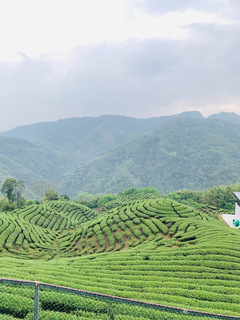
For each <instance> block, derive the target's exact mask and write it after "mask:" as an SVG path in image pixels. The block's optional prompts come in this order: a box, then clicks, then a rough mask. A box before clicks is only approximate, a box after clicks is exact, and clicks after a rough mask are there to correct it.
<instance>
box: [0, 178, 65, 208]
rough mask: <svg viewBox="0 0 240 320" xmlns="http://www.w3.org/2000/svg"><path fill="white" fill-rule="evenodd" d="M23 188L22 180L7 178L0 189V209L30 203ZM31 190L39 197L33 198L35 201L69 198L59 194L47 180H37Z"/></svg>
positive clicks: (19, 206)
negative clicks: (37, 198)
mask: <svg viewBox="0 0 240 320" xmlns="http://www.w3.org/2000/svg"><path fill="white" fill-rule="evenodd" d="M24 190H25V185H24V182H23V181H22V180H17V179H15V178H13V177H10V178H7V179H6V180H5V181H4V183H3V184H2V187H1V189H0V191H1V193H2V195H1V197H0V210H1V211H8V210H14V209H16V208H21V207H23V206H24V205H26V204H27V203H32V202H33V201H32V200H28V201H27V200H26V198H25V195H24ZM33 191H34V192H35V194H36V195H37V196H38V197H39V199H40V200H35V202H37V203H39V202H46V201H51V200H69V197H68V195H67V194H64V195H61V196H59V195H58V192H57V191H55V190H54V189H53V188H51V186H50V184H49V182H48V181H47V180H45V181H42V180H41V181H39V182H37V183H36V184H35V185H34V186H33Z"/></svg>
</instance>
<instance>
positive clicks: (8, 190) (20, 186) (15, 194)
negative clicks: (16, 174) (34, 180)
mask: <svg viewBox="0 0 240 320" xmlns="http://www.w3.org/2000/svg"><path fill="white" fill-rule="evenodd" d="M24 189H25V186H24V182H23V181H21V180H17V179H15V178H7V179H6V180H5V181H4V183H3V184H2V187H1V190H0V191H1V193H2V196H1V198H0V209H1V210H13V209H15V208H19V207H21V206H23V205H25V204H26V198H25V197H24V196H23V191H24Z"/></svg>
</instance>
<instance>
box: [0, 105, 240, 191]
mask: <svg viewBox="0 0 240 320" xmlns="http://www.w3.org/2000/svg"><path fill="white" fill-rule="evenodd" d="M239 123H240V116H238V115H237V114H233V113H231V114H229V113H220V114H216V115H212V116H210V117H208V118H204V117H203V116H202V115H201V113H199V112H196V111H192V112H184V113H182V114H178V115H172V116H164V117H156V118H149V119H135V118H129V117H124V116H101V117H97V118H90V117H87V118H70V119H65V120H59V121H55V122H47V123H37V124H32V125H26V126H22V127H17V128H14V129H12V130H9V131H7V132H3V133H1V134H0V179H1V180H3V179H4V178H5V177H7V176H14V177H16V178H18V179H22V180H24V181H25V183H26V185H27V186H29V187H30V186H31V185H32V184H33V183H34V182H36V181H38V180H41V179H48V180H51V181H55V182H56V183H59V190H60V191H61V192H64V193H69V194H70V195H76V194H77V193H79V192H82V191H88V192H91V193H99V192H117V191H119V190H123V189H124V188H127V187H130V186H135V187H145V186H151V187H155V188H157V189H159V190H160V191H162V192H163V193H164V192H169V191H173V190H176V189H180V188H193V189H202V188H206V187H210V186H212V185H215V184H216V185H219V184H225V183H235V182H237V181H239V174H238V172H240V171H239V170H240V165H239V163H240V161H239V159H240V149H239V147H238V141H239V139H240V134H239V133H238V131H239V127H238V124H239Z"/></svg>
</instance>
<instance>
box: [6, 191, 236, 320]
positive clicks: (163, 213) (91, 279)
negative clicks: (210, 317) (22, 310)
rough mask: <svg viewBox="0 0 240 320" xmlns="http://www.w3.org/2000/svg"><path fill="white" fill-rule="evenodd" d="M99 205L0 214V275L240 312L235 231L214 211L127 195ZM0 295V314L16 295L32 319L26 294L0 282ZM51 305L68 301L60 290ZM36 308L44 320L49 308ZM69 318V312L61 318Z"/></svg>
mask: <svg viewBox="0 0 240 320" xmlns="http://www.w3.org/2000/svg"><path fill="white" fill-rule="evenodd" d="M106 207H107V209H108V210H107V211H106V212H104V213H102V212H98V211H93V210H90V209H89V208H87V207H85V206H83V205H79V204H76V203H71V202H64V201H50V202H48V203H46V204H42V205H36V204H34V205H29V206H26V207H25V208H23V209H18V210H15V211H12V212H1V213H0V249H1V251H2V252H1V256H0V275H1V277H2V278H14V279H25V280H33V281H35V280H38V281H42V282H46V283H53V284H58V285H63V286H67V287H73V288H78V289H82V290H88V291H94V292H99V293H105V294H110V295H114V296H121V297H126V298H132V299H137V300H142V301H148V302H154V303H159V304H165V305H170V306H176V307H183V308H188V309H195V310H202V311H207V312H215V313H222V314H228V315H237V316H239V315H240V286H239V284H240V281H239V277H240V246H239V244H240V233H239V230H235V229H230V228H229V227H227V226H226V225H224V224H223V222H221V221H220V220H218V219H217V218H216V217H215V215H214V214H211V215H209V214H207V213H203V212H200V211H198V210H194V209H192V208H191V207H188V206H186V205H183V204H180V203H178V202H175V201H172V200H170V199H167V198H163V197H162V198H154V197H152V198H151V197H150V199H143V198H142V199H141V197H135V198H129V199H124V200H123V201H122V202H121V201H118V202H117V201H115V203H109V206H106ZM0 291H1V293H3V292H4V293H5V295H1V299H3V301H0V314H1V312H2V311H1V305H4V303H5V304H7V302H6V301H7V300H6V299H7V295H11V296H13V298H14V297H15V299H16V300H18V301H21V299H22V297H23V296H24V297H25V298H26V297H27V298H28V299H29V308H28V307H27V306H26V308H28V309H27V311H26V314H25V315H24V317H22V318H26V319H32V318H31V312H32V311H31V310H32V309H31V308H32V303H33V300H32V299H33V291H30V290H29V288H23V287H21V288H18V289H16V288H15V289H14V288H11V287H9V286H1V285H0ZM20 293H21V295H20ZM4 297H5V298H6V299H5V298H4ZM4 299H5V300H6V301H5V300H4ZM42 299H43V300H44V299H45V300H49V299H51V297H50V296H48V297H45V298H44V297H43V298H42ZM54 299H55V300H57V299H58V298H56V296H55V298H54ZM4 301H5V302H4ZM49 301H50V300H49ZM59 301H61V303H62V304H64V303H65V304H66V305H67V304H68V303H70V302H67V300H66V301H65V300H64V299H62V298H61V295H60V293H59ZM59 303H60V302H59ZM46 304H47V302H46V301H45V305H46ZM43 305H44V302H42V306H43ZM30 309H31V310H30ZM4 310H5V311H4V312H3V313H5V314H9V318H6V319H12V317H13V316H15V317H16V313H14V308H13V306H12V305H11V306H9V307H6V308H5V309H4ZM6 310H8V311H6ZM11 310H12V311H11ZM44 310H45V311H44V312H46V314H47V315H46V319H51V318H50V316H49V312H50V310H48V309H47V308H45V309H44ZM66 310H67V309H66ZM82 310H84V308H83V309H82ZM51 312H52V313H54V312H55V313H56V319H64V314H63V315H62V316H60V315H58V316H57V309H56V310H51ZM85 312H87V313H89V314H88V316H87V315H85V317H84V316H83V319H85V318H86V319H98V317H97V316H96V313H94V307H93V309H92V310H85ZM123 313H124V311H123ZM103 314H105V313H104V312H103ZM76 316H77V315H76V312H75V314H74V312H73V314H72V318H69V319H75V318H76ZM61 317H62V318H61ZM0 319H1V317H0ZM4 319H5V318H4ZM43 319H45V318H43ZM54 319H55V318H54ZM99 319H105V318H104V316H103V315H102V316H101V317H99ZM119 319H120V318H119ZM124 319H125V318H124ZM126 319H128V318H127V317H126ZM129 319H141V317H140V316H137V315H136V317H131V318H129ZM153 319H155V318H154V317H153ZM157 319H159V318H157ZM162 319H167V318H164V317H163V318H162ZM174 319H175V318H174ZM176 319H181V318H178V317H177V316H176ZM189 319H190V318H189ZM194 319H197V318H196V317H194Z"/></svg>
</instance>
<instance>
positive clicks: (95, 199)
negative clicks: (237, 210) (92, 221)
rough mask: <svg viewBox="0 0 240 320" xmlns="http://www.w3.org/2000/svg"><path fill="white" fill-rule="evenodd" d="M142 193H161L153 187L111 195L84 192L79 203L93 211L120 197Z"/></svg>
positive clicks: (79, 198)
mask: <svg viewBox="0 0 240 320" xmlns="http://www.w3.org/2000/svg"><path fill="white" fill-rule="evenodd" d="M140 193H152V194H159V191H158V190H156V189H154V188H151V187H146V188H141V189H138V188H135V187H132V188H128V189H125V190H124V191H120V192H118V193H116V194H111V193H109V194H97V195H93V194H90V193H87V192H84V193H79V194H78V195H77V201H78V202H79V203H81V204H83V205H85V206H87V207H89V208H91V209H94V208H102V207H104V205H105V204H106V203H107V202H109V201H113V200H116V199H117V198H118V197H119V196H130V195H134V194H140Z"/></svg>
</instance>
